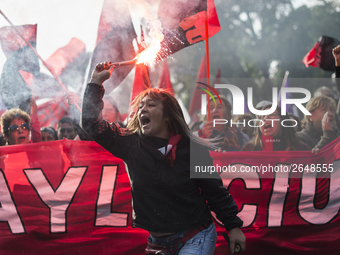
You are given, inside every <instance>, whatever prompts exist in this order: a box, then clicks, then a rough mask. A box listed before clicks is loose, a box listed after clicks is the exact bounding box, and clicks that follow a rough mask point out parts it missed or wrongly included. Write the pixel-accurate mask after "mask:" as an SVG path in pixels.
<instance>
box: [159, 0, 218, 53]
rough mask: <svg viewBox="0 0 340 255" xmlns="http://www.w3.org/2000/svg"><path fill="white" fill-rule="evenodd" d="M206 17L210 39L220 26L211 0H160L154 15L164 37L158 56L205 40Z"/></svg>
mask: <svg viewBox="0 0 340 255" xmlns="http://www.w3.org/2000/svg"><path fill="white" fill-rule="evenodd" d="M207 17H208V36H209V38H210V37H211V36H213V35H215V34H216V33H217V32H218V31H220V29H221V26H220V23H219V20H218V16H217V12H216V8H215V3H214V0H190V1H183V0H173V1H168V0H161V1H160V4H159V10H158V18H159V20H160V21H161V23H162V28H163V34H164V40H163V41H162V43H161V45H162V49H161V52H160V53H159V55H160V56H161V57H162V58H164V57H166V56H168V55H170V54H172V53H175V52H177V51H179V50H181V49H183V48H185V47H187V46H190V45H192V44H194V43H197V42H201V41H203V40H205V39H206V18H207Z"/></svg>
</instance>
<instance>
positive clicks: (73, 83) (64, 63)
mask: <svg viewBox="0 0 340 255" xmlns="http://www.w3.org/2000/svg"><path fill="white" fill-rule="evenodd" d="M89 59H90V53H87V52H86V46H85V44H84V43H83V42H82V41H81V40H79V39H77V38H72V39H71V41H70V42H69V43H68V44H67V45H66V46H64V47H62V48H60V49H58V50H56V51H55V52H54V53H53V54H52V56H50V57H49V58H48V59H47V60H46V63H47V64H48V65H49V66H50V67H51V69H52V70H53V72H54V73H55V74H56V75H57V76H59V78H60V80H61V81H62V83H63V84H64V85H66V86H70V87H73V88H74V89H75V90H77V89H80V88H81V87H82V85H83V83H84V80H83V79H84V75H85V72H86V67H87V65H88V61H89Z"/></svg>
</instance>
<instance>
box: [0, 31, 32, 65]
mask: <svg viewBox="0 0 340 255" xmlns="http://www.w3.org/2000/svg"><path fill="white" fill-rule="evenodd" d="M15 28H16V29H17V30H18V31H19V33H20V34H21V35H22V37H24V38H25V40H27V41H28V42H29V43H31V44H32V46H33V45H34V47H35V44H36V38H37V25H36V24H35V25H22V26H16V27H15ZM0 42H1V48H2V50H3V52H4V53H5V55H6V58H7V59H8V58H9V57H10V56H12V55H13V54H14V53H15V52H16V51H17V50H20V49H21V48H24V47H25V46H26V42H25V41H24V40H23V39H22V38H21V37H20V36H19V35H18V34H17V32H16V31H15V30H14V28H13V27H11V26H6V27H2V28H0Z"/></svg>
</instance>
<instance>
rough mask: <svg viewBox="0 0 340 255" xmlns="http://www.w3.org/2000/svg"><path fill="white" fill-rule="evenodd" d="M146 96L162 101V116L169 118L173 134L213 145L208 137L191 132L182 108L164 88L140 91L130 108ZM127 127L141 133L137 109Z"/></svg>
mask: <svg viewBox="0 0 340 255" xmlns="http://www.w3.org/2000/svg"><path fill="white" fill-rule="evenodd" d="M146 96H149V97H150V98H152V99H156V100H161V101H162V104H163V114H164V117H165V118H168V119H169V120H170V121H168V125H169V129H170V130H172V131H173V132H174V133H175V134H181V135H182V136H183V137H186V138H188V139H190V140H193V141H195V142H197V143H199V144H202V145H205V146H208V147H212V148H213V147H214V145H213V144H212V143H211V141H210V140H209V139H202V138H199V137H197V136H195V135H193V134H192V133H191V131H190V129H189V127H188V125H187V124H186V122H185V119H184V115H183V112H182V109H181V107H180V105H179V104H178V101H177V99H176V98H175V97H174V96H173V95H171V93H169V92H168V91H166V90H163V89H156V88H150V89H147V90H144V91H142V92H141V93H140V94H139V95H138V96H137V97H136V98H135V99H134V102H133V106H132V108H133V109H138V108H139V105H140V103H141V102H142V100H143V98H144V97H146ZM127 129H128V130H129V131H130V132H132V133H136V132H137V133H138V134H139V135H140V134H141V133H142V131H141V127H140V125H139V122H138V110H136V112H135V114H134V116H133V118H132V119H131V120H130V122H129V124H128V126H127Z"/></svg>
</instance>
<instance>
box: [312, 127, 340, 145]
mask: <svg viewBox="0 0 340 255" xmlns="http://www.w3.org/2000/svg"><path fill="white" fill-rule="evenodd" d="M337 137H338V132H337V131H334V130H324V131H323V136H321V138H320V141H319V142H318V144H317V145H315V147H314V149H321V148H323V147H325V146H326V145H327V144H329V143H331V142H332V141H334V140H335V139H336V138H337Z"/></svg>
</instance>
